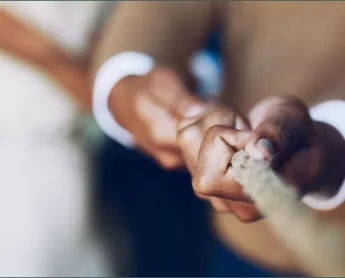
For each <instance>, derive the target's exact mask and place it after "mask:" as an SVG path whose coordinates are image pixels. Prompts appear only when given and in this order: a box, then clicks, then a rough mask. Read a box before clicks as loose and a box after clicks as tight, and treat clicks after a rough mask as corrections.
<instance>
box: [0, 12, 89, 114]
mask: <svg viewBox="0 0 345 278" xmlns="http://www.w3.org/2000/svg"><path fill="white" fill-rule="evenodd" d="M0 49H2V50H4V51H7V52H9V53H11V54H12V55H14V56H16V57H18V58H20V59H22V60H24V61H26V62H28V63H30V64H33V65H34V66H38V67H40V68H41V69H42V70H43V71H45V72H47V73H48V74H49V75H50V76H51V77H52V78H53V79H54V80H56V81H57V82H58V83H59V84H60V85H62V86H63V87H65V88H66V89H67V92H69V93H70V95H71V97H72V98H73V99H75V100H76V101H77V103H78V105H79V106H80V107H81V108H82V109H83V110H85V111H87V112H89V111H90V109H91V92H90V89H89V86H88V85H89V84H88V79H89V78H88V70H87V68H86V67H85V66H84V65H82V64H80V63H78V61H75V60H73V59H71V58H70V57H68V56H67V54H66V53H65V52H64V51H63V50H62V49H60V48H59V47H58V46H57V45H55V44H54V43H53V42H51V41H49V40H48V39H47V38H46V37H44V36H43V35H42V34H40V33H39V32H38V31H36V30H35V29H33V28H30V26H27V25H25V24H23V23H22V22H20V21H18V20H17V19H16V18H15V17H13V16H11V14H10V13H8V12H5V11H4V10H0Z"/></svg>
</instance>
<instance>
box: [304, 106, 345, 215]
mask: <svg viewBox="0 0 345 278" xmlns="http://www.w3.org/2000/svg"><path fill="white" fill-rule="evenodd" d="M310 115H311V117H312V118H313V120H315V121H319V122H324V123H327V124H329V125H332V126H333V127H334V128H336V129H337V130H338V131H339V133H340V134H341V135H342V136H343V137H344V139H345V101H341V100H332V101H327V102H324V103H321V104H319V105H317V106H315V107H313V108H311V109H310ZM302 201H303V202H304V203H305V204H307V205H308V206H310V207H312V208H314V209H317V210H332V209H335V208H336V207H338V206H340V205H341V204H342V203H344V201H345V180H344V182H343V184H342V185H341V187H340V189H339V191H338V193H337V194H336V195H335V196H333V197H331V198H327V197H324V196H320V195H319V196H318V195H316V194H309V195H306V196H304V197H303V199H302Z"/></svg>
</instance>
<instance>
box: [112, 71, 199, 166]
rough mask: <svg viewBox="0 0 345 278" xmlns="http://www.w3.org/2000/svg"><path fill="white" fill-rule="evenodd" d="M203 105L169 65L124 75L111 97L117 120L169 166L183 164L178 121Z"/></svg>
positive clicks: (136, 139) (113, 111)
mask: <svg viewBox="0 0 345 278" xmlns="http://www.w3.org/2000/svg"><path fill="white" fill-rule="evenodd" d="M202 105H203V104H202V103H201V102H200V101H199V100H198V99H197V98H195V97H193V96H192V95H191V94H190V93H189V91H188V90H187V89H186V88H185V86H184V84H183V82H182V80H181V79H180V78H179V76H178V75H177V74H175V73H174V72H173V71H171V70H169V69H165V68H156V69H154V70H152V71H151V72H150V73H149V74H147V75H145V76H128V77H125V78H123V79H122V80H120V82H118V83H117V84H116V85H115V86H114V88H113V90H112V93H111V95H110V99H109V107H110V110H111V111H112V113H113V116H114V118H115V119H116V121H117V122H118V123H119V124H120V125H121V126H122V127H124V128H125V129H126V130H128V131H129V132H130V133H131V134H132V135H133V136H134V137H135V141H136V144H137V146H138V147H139V148H141V149H142V150H143V151H144V152H146V153H147V154H149V155H150V156H151V157H153V158H154V159H155V160H156V161H157V162H158V163H159V164H160V165H161V166H162V167H164V168H167V169H174V168H179V167H181V166H183V160H182V157H181V152H180V148H179V146H178V145H177V142H176V124H177V121H178V120H179V119H181V118H182V117H184V115H185V113H186V112H188V111H191V110H195V109H198V107H199V106H202Z"/></svg>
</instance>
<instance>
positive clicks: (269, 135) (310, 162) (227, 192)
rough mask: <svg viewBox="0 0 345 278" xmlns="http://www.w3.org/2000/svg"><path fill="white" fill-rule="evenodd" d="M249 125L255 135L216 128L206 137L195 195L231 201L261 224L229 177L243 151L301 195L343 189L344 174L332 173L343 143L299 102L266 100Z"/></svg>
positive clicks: (238, 211)
mask: <svg viewBox="0 0 345 278" xmlns="http://www.w3.org/2000/svg"><path fill="white" fill-rule="evenodd" d="M249 122H250V125H251V128H252V129H253V130H252V131H236V130H234V129H231V128H227V127H225V126H215V127H212V128H211V129H209V130H208V131H207V132H206V133H205V136H204V138H203V140H202V144H201V147H200V150H199V155H198V161H197V163H196V169H195V170H194V174H193V186H194V189H195V191H196V192H198V193H199V194H201V195H205V196H208V197H210V196H211V197H221V198H223V199H224V200H230V201H228V205H229V209H230V210H231V211H232V212H233V213H234V214H235V215H236V216H237V217H238V218H239V219H240V220H242V221H244V222H252V221H255V220H257V219H259V218H260V214H259V212H258V211H257V210H256V208H255V206H254V204H252V203H251V202H250V201H249V200H246V199H245V196H244V195H243V193H242V191H241V190H240V188H239V186H238V184H237V183H236V182H235V181H234V180H233V178H232V175H231V167H230V165H229V163H230V161H231V158H232V156H233V154H234V153H235V152H236V151H238V150H240V149H245V151H246V152H247V153H248V154H249V155H250V156H252V157H256V158H258V159H265V160H268V161H269V162H270V163H271V165H272V167H273V168H274V169H275V170H276V171H277V172H278V173H280V174H281V176H282V177H283V178H284V179H285V180H286V181H287V182H289V183H290V184H294V185H296V186H298V187H299V190H300V192H301V195H302V194H305V193H307V192H311V191H318V190H320V189H323V190H330V191H331V190H332V189H333V190H336V189H337V187H338V186H339V185H340V184H341V181H342V179H343V177H344V171H343V169H340V168H339V166H338V169H336V168H335V169H332V171H329V170H330V169H329V165H332V166H334V165H335V166H336V165H339V163H337V161H338V162H339V152H340V153H344V149H345V148H344V140H343V138H342V137H341V135H340V134H339V133H337V132H336V131H335V129H332V128H331V127H330V126H327V125H324V124H321V123H315V122H313V121H312V119H311V118H310V116H309V113H308V109H307V107H306V106H305V105H304V104H303V103H301V102H300V101H299V100H297V99H294V98H290V97H279V98H269V99H266V100H264V101H262V102H261V103H259V104H258V105H257V106H255V107H254V109H253V110H252V111H251V112H250V115H249ZM325 184H327V185H328V187H327V188H325V187H324V185H325Z"/></svg>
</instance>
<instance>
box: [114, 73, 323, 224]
mask: <svg viewBox="0 0 345 278" xmlns="http://www.w3.org/2000/svg"><path fill="white" fill-rule="evenodd" d="M109 105H110V108H111V110H112V111H113V114H114V117H115V118H116V120H117V121H118V123H119V124H120V125H122V126H123V127H124V128H125V129H127V130H128V131H130V132H131V133H132V134H133V135H134V137H135V138H136V144H137V146H138V147H140V148H141V149H142V150H143V151H144V152H146V153H147V154H149V155H150V156H151V157H153V158H154V159H155V160H156V161H157V162H158V163H159V164H160V165H161V166H162V167H164V168H167V169H175V168H180V167H183V166H184V165H186V166H187V168H188V170H189V171H190V173H191V175H192V178H193V188H194V191H195V193H196V195H197V196H199V197H200V198H202V199H206V200H208V201H210V203H211V204H212V206H213V207H214V208H215V209H216V210H217V211H220V212H229V213H233V214H234V215H235V216H237V217H238V218H239V219H240V220H242V221H244V222H252V221H255V220H257V219H259V218H260V214H259V212H258V211H257V210H256V208H255V206H254V204H253V203H251V201H250V200H249V199H248V198H247V197H246V196H245V195H244V194H243V191H242V190H241V187H240V185H239V184H238V183H236V181H235V180H234V179H233V177H232V175H231V171H230V169H231V165H229V163H230V161H231V158H232V156H233V154H234V153H235V152H236V151H238V150H241V149H245V151H246V152H247V153H248V154H249V155H250V156H254V157H256V158H259V159H265V160H268V161H269V162H270V163H271V164H272V166H273V167H274V168H275V169H276V171H278V172H279V173H280V174H281V175H282V177H283V178H284V179H285V180H286V181H287V182H290V183H291V184H296V185H298V186H299V189H300V191H301V193H306V192H309V191H312V190H317V189H318V188H319V187H320V185H321V184H322V183H323V182H324V173H325V169H326V168H325V165H326V164H327V163H328V162H329V160H328V159H327V157H328V156H327V153H326V148H325V140H324V136H321V135H320V134H324V131H325V128H326V129H327V128H328V127H325V126H322V125H321V124H320V125H318V124H315V123H314V122H313V121H312V119H311V118H310V116H309V112H308V109H307V107H306V106H305V105H304V104H303V103H302V102H300V101H299V100H297V99H295V98H290V97H272V98H268V99H266V100H263V101H262V102H260V103H259V104H257V105H256V106H255V107H254V108H253V109H252V110H251V112H250V113H249V115H248V117H247V118H244V117H243V116H242V115H240V114H238V113H235V112H234V111H231V110H229V109H224V108H222V107H220V106H217V105H214V104H208V103H203V102H201V101H200V100H198V99H197V98H195V97H194V96H192V95H191V94H190V93H189V92H188V91H187V89H186V88H185V87H184V85H183V82H182V81H181V80H180V79H179V77H178V76H177V75H176V74H175V73H174V72H172V71H170V70H168V69H163V68H157V69H155V70H153V71H151V72H150V73H149V74H148V75H146V76H140V77H139V76H129V77H126V78H124V79H122V80H121V81H120V82H119V83H118V84H117V85H116V86H115V87H114V89H113V93H112V94H111V96H110V101H109ZM306 163H307V165H306Z"/></svg>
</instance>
